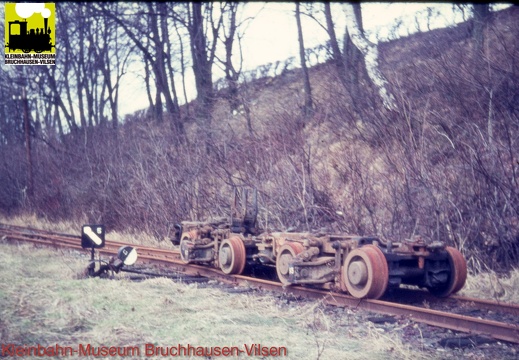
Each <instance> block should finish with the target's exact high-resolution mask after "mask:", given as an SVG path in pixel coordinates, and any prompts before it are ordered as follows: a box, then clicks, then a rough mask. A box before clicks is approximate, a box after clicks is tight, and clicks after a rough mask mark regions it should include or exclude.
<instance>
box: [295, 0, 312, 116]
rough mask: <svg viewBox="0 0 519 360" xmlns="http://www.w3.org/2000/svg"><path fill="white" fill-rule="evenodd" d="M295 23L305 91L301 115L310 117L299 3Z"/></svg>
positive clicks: (309, 95) (308, 79) (307, 79)
mask: <svg viewBox="0 0 519 360" xmlns="http://www.w3.org/2000/svg"><path fill="white" fill-rule="evenodd" d="M296 22H297V38H298V40H299V57H300V59H301V69H302V71H303V82H304V89H305V105H304V107H303V114H304V115H305V116H311V115H312V114H313V111H314V106H313V101H312V88H311V86H310V75H309V73H308V68H307V66H306V54H305V42H304V39H303V28H302V26H301V10H300V4H299V2H296Z"/></svg>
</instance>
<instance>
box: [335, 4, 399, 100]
mask: <svg viewBox="0 0 519 360" xmlns="http://www.w3.org/2000/svg"><path fill="white" fill-rule="evenodd" d="M344 7H345V12H346V24H347V31H348V34H349V37H350V39H351V41H352V43H353V44H354V45H355V47H356V48H357V49H359V50H360V52H361V53H362V55H363V57H364V64H365V66H366V71H367V73H368V76H369V78H370V79H371V82H372V83H373V85H375V87H376V88H377V90H378V93H379V95H380V97H381V99H382V102H383V104H384V107H385V108H386V109H389V110H396V109H397V106H396V101H395V98H394V97H393V95H392V94H391V93H390V92H389V88H388V82H387V80H386V78H385V77H384V75H383V74H382V73H381V72H380V70H379V67H378V49H377V46H376V45H375V44H373V43H371V42H370V41H369V40H368V39H367V38H366V36H365V35H364V31H363V29H362V16H361V15H362V14H361V10H360V4H358V3H356V4H346V5H344Z"/></svg>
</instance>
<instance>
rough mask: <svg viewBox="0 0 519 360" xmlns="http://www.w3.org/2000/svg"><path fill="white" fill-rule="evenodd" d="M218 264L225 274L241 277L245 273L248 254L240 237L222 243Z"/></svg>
mask: <svg viewBox="0 0 519 360" xmlns="http://www.w3.org/2000/svg"><path fill="white" fill-rule="evenodd" d="M218 262H219V263H220V269H222V271H223V272H224V273H225V274H236V275H240V274H241V273H243V269H245V264H246V262H247V253H246V251H245V245H243V241H242V240H241V239H240V238H239V237H238V236H233V237H231V238H230V239H225V240H224V241H222V243H221V244H220V251H219V252H218Z"/></svg>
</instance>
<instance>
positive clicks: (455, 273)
mask: <svg viewBox="0 0 519 360" xmlns="http://www.w3.org/2000/svg"><path fill="white" fill-rule="evenodd" d="M445 250H446V251H447V253H448V255H449V266H450V275H449V281H448V283H447V284H446V285H445V286H442V287H438V288H429V289H428V290H429V292H431V293H432V294H434V295H436V296H440V297H447V296H449V295H451V294H454V293H456V292H458V291H460V290H461V289H462V288H463V286H464V285H465V281H466V280H467V262H466V261H465V258H464V257H463V255H461V253H460V252H459V251H458V250H457V249H455V248H453V247H451V246H447V247H446V248H445Z"/></svg>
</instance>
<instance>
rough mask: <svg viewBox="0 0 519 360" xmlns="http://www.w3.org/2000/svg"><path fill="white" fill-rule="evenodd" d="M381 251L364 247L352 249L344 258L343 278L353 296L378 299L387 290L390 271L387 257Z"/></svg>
mask: <svg viewBox="0 0 519 360" xmlns="http://www.w3.org/2000/svg"><path fill="white" fill-rule="evenodd" d="M377 250H378V251H377ZM379 251H380V250H379V249H376V250H375V249H373V248H372V247H362V248H359V249H354V250H352V251H350V253H349V254H348V256H346V259H344V265H343V267H342V278H343V281H344V285H345V286H346V289H347V290H348V292H349V293H350V294H351V295H352V296H354V297H356V298H359V299H362V298H369V299H377V298H379V297H380V296H382V294H384V292H385V291H386V288H387V284H388V273H389V272H388V269H387V262H386V259H385V258H384V255H383V254H380V253H379ZM380 255H382V256H380Z"/></svg>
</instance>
